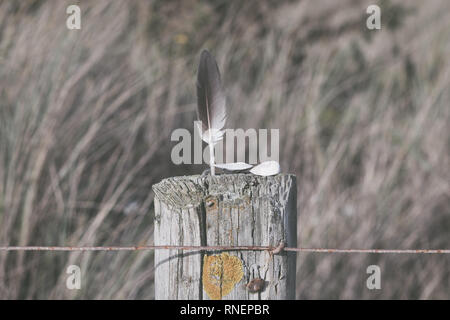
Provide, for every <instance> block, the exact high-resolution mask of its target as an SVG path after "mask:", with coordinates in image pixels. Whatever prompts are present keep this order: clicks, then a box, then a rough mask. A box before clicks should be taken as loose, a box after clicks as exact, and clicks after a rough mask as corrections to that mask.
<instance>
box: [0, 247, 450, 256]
mask: <svg viewBox="0 0 450 320" xmlns="http://www.w3.org/2000/svg"><path fill="white" fill-rule="evenodd" d="M145 250H199V251H270V252H273V253H278V252H280V251H287V252H306V253H370V254H374V253H375V254H382V253H394V254H450V249H334V248H289V247H280V246H278V247H271V246H178V245H149V246H147V245H146V246H107V247H102V246H83V247H72V246H65V247H64V246H63V247H57V246H3V247H0V251H145Z"/></svg>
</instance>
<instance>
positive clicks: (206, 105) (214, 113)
mask: <svg viewBox="0 0 450 320" xmlns="http://www.w3.org/2000/svg"><path fill="white" fill-rule="evenodd" d="M197 117H198V120H199V121H201V123H202V124H201V128H200V126H199V127H198V130H199V131H200V136H201V137H202V140H203V141H205V142H206V143H208V145H209V155H210V167H211V175H215V170H214V162H215V161H214V145H215V144H216V143H217V142H218V141H220V140H221V139H222V138H223V134H224V131H222V129H223V127H224V126H225V121H226V118H227V114H226V105H225V95H224V93H223V89H222V83H221V80H220V72H219V67H218V66H217V63H216V61H215V59H214V57H213V56H212V55H211V54H210V53H209V51H208V50H203V51H202V53H201V56H200V63H199V66H198V73H197Z"/></svg>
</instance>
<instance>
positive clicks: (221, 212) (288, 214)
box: [153, 174, 297, 300]
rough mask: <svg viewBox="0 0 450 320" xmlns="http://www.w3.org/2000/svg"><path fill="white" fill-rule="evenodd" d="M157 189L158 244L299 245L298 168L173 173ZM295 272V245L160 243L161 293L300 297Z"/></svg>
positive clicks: (210, 296)
mask: <svg viewBox="0 0 450 320" xmlns="http://www.w3.org/2000/svg"><path fill="white" fill-rule="evenodd" d="M153 190H154V192H155V234H154V239H155V245H187V246H189V245H192V246H200V245H201V246H245V245H252V246H273V247H276V246H278V244H279V243H280V241H282V240H283V241H285V243H286V246H287V247H296V246H297V208H296V202H297V195H296V193H297V185H296V178H295V176H294V175H288V174H279V175H277V176H271V177H262V176H256V175H252V174H225V175H218V176H214V177H211V176H198V175H197V176H183V177H173V178H168V179H164V180H162V181H161V182H160V183H158V184H156V185H154V186H153ZM295 272H296V255H295V253H293V252H281V254H279V255H273V256H271V255H270V254H269V252H268V251H227V252H211V251H182V250H156V252H155V298H156V299H170V300H175V299H194V300H207V299H242V300H253V299H295ZM258 278H260V279H262V280H264V286H263V288H262V290H260V291H257V292H251V291H252V290H249V288H248V286H247V284H248V283H249V282H250V281H252V280H254V279H258ZM258 281H259V283H262V282H261V281H260V280H256V281H254V282H252V284H254V283H255V282H258ZM250 289H251V288H250Z"/></svg>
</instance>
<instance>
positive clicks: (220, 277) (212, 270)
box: [203, 252, 244, 300]
mask: <svg viewBox="0 0 450 320" xmlns="http://www.w3.org/2000/svg"><path fill="white" fill-rule="evenodd" d="M243 275H244V270H243V266H242V262H241V260H240V259H239V258H238V257H236V256H231V255H229V254H228V253H226V252H224V253H222V254H220V255H211V256H208V255H205V257H204V262H203V289H204V290H205V292H206V293H207V294H208V296H209V298H211V299H212V300H220V299H222V297H223V296H226V295H227V294H229V293H230V292H231V291H232V290H233V288H234V286H235V285H236V284H237V283H238V282H239V281H241V279H242V277H243Z"/></svg>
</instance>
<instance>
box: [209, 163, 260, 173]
mask: <svg viewBox="0 0 450 320" xmlns="http://www.w3.org/2000/svg"><path fill="white" fill-rule="evenodd" d="M214 166H215V167H216V168H220V169H224V170H228V171H245V170H248V169H250V168H253V165H251V164H248V163H245V162H232V163H220V164H215V165H214Z"/></svg>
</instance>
